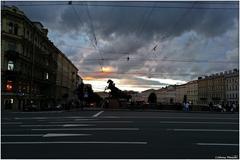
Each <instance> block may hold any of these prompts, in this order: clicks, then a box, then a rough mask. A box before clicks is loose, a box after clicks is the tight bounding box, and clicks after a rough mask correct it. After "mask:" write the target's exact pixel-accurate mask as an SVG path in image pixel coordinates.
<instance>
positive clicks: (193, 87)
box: [186, 80, 198, 105]
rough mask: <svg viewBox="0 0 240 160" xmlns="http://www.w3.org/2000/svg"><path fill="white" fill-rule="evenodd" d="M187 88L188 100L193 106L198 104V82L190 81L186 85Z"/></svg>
mask: <svg viewBox="0 0 240 160" xmlns="http://www.w3.org/2000/svg"><path fill="white" fill-rule="evenodd" d="M186 87H187V100H188V101H189V102H191V104H192V105H195V104H197V103H198V81H197V80H194V81H190V82H188V83H187V84H186Z"/></svg>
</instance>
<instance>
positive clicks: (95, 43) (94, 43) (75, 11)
mask: <svg viewBox="0 0 240 160" xmlns="http://www.w3.org/2000/svg"><path fill="white" fill-rule="evenodd" d="M68 4H69V5H71V6H72V8H73V11H74V13H75V14H76V16H77V17H79V21H80V23H82V24H83V22H82V20H81V18H80V17H81V16H80V15H79V14H78V12H77V10H76V9H75V7H74V6H73V5H72V1H69V2H68ZM94 36H95V35H94ZM88 37H89V36H88ZM89 38H90V37H89ZM90 40H91V39H90ZM95 40H96V37H95ZM95 45H97V42H96V41H95V42H93V46H95ZM101 58H102V57H101ZM98 63H99V65H100V68H101V70H103V66H102V64H101V61H99V62H98Z"/></svg>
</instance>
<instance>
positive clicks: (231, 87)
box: [227, 85, 238, 91]
mask: <svg viewBox="0 0 240 160" xmlns="http://www.w3.org/2000/svg"><path fill="white" fill-rule="evenodd" d="M227 90H229V91H235V90H238V85H228V86H227Z"/></svg>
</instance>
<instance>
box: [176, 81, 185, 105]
mask: <svg viewBox="0 0 240 160" xmlns="http://www.w3.org/2000/svg"><path fill="white" fill-rule="evenodd" d="M186 95H187V87H186V84H182V85H177V86H176V103H183V101H184V97H185V96H186Z"/></svg>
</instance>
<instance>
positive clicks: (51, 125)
mask: <svg viewBox="0 0 240 160" xmlns="http://www.w3.org/2000/svg"><path fill="white" fill-rule="evenodd" d="M54 126H56V127H58V126H62V127H86V126H95V125H94V124H64V125H62V124H36V125H29V124H26V125H20V127H54Z"/></svg>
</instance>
